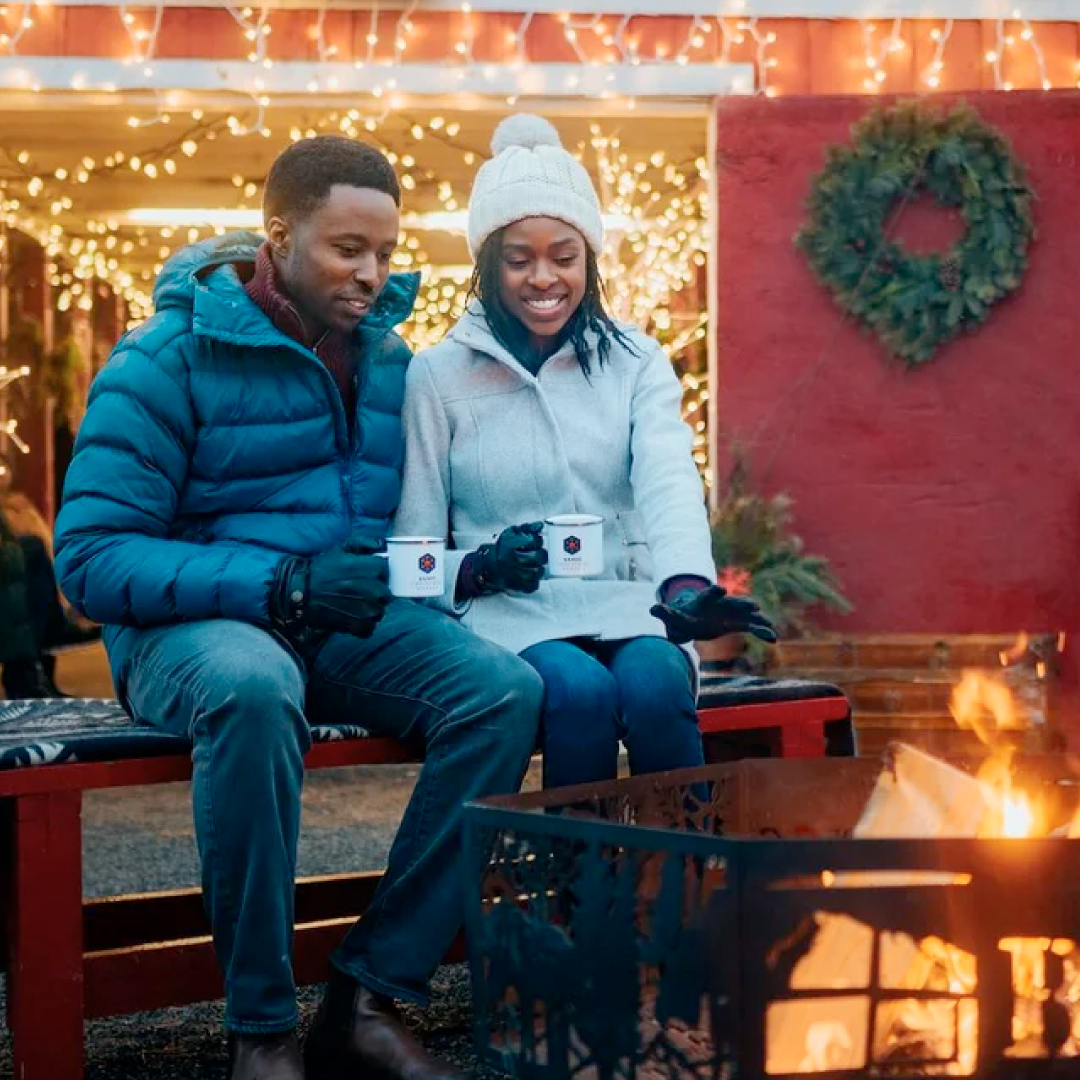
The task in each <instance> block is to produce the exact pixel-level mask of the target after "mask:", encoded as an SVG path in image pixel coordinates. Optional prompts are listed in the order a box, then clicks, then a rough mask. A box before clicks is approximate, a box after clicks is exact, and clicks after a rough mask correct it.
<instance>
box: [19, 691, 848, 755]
mask: <svg viewBox="0 0 1080 1080" xmlns="http://www.w3.org/2000/svg"><path fill="white" fill-rule="evenodd" d="M843 696H844V694H843V691H842V690H841V689H840V688H839V687H837V686H833V685H832V684H830V683H818V682H807V681H803V680H801V679H763V678H759V677H757V676H754V675H716V674H710V673H709V672H707V671H706V672H703V673H702V682H701V697H700V698H699V700H698V706H699V707H700V708H703V709H715V708H721V707H723V706H731V705H756V704H761V703H764V702H769V701H794V700H804V699H806V698H822V697H843ZM311 735H312V739H313V741H315V742H330V741H332V740H336V739H359V738H364V737H365V736H367V735H368V732H367V731H366V730H365V729H364V728H362V727H359V726H358V725H356V724H334V725H329V724H326V725H319V726H316V727H313V728H312V729H311ZM189 746H190V744H189V743H188V741H187V739H182V738H180V737H179V736H177V735H168V734H166V733H165V732H164V731H159V730H158V729H157V728H153V727H150V726H149V725H147V724H141V723H139V722H138V721H136V720H132V718H131V717H130V716H128V714H127V713H126V712H124V710H123V709H122V708H121V707H120V704H119V702H117V701H115V700H112V699H107V698H62V699H56V700H46V701H33V700H27V701H0V769H13V768H17V767H19V766H23V765H52V764H56V763H59V762H64V761H116V760H120V759H123V758H139V757H152V756H154V755H157V754H182V753H186V752H187V750H188V749H189Z"/></svg>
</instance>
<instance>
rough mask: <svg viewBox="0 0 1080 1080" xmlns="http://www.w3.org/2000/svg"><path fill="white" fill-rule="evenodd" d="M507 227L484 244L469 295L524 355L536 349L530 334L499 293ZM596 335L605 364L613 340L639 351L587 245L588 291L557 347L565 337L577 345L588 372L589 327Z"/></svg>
mask: <svg viewBox="0 0 1080 1080" xmlns="http://www.w3.org/2000/svg"><path fill="white" fill-rule="evenodd" d="M504 231H505V230H504V229H499V230H498V231H497V232H493V233H492V234H491V235H490V236H489V237H488V238H487V239H486V240H485V241H484V243H483V244H482V245H481V247H480V252H479V254H478V255H477V256H476V266H474V267H473V274H472V281H471V282H470V283H469V295H470V296H475V297H476V299H477V300H479V301H480V303H481V304H483V305H484V314H485V315H486V316H487V322H488V326H489V327H490V328H491V332H492V334H493V335H494V336H495V340H496V341H497V342H498V343H499V344H500V345H501V346H502V347H503V348H504V349H506V351H507V352H508V353H510V355H511V356H513V357H515V358H521V357H525V356H528V355H529V354H530V352H532V345H531V344H530V343H529V334H528V331H527V330H526V329H525V327H524V325H523V324H522V323H521V320H520V319H518V318H517V317H516V316H514V315H511V314H510V312H509V311H508V310H507V309H506V305H505V304H504V303H503V301H502V297H501V296H500V294H499V277H500V272H501V262H502V238H503V232H504ZM590 330H591V331H592V332H593V333H594V334H595V335H596V341H597V344H596V354H597V355H596V359H597V362H598V363H599V365H600V366H601V367H603V366H604V364H605V363H606V362H607V359H608V357H609V356H610V354H611V343H612V342H613V341H617V342H618V343H619V344H620V345H622V346H623V347H624V348H626V349H629V350H630V352H632V353H634V354H635V355H636V353H637V347H636V346H635V345H634V343H633V341H631V340H630V338H629V336H628V335H627V334H626V332H625V331H623V330H620V329H619V327H618V326H617V325H616V323H615V321H614V319H612V317H611V316H610V315H609V314H608V312H607V307H606V305H605V303H604V285H603V282H602V281H601V279H600V268H599V267H598V266H597V263H596V256H595V255H594V254H593V250H592V248H591V247H589V246H588V245H587V244H586V245H585V295H584V296H583V297H582V298H581V303H580V304H578V307H577V310H576V311H575V312H574V314H573V315H571V316H570V321H569V322H568V323H567V324H566V326H565V327H564V328H563V330H562V333H561V334H560V335H559V340H558V342H557V345H556V347H558V346H559V345H562V343H563V342H564V341H570V342H571V343H572V344H573V346H574V355H575V356H576V357H577V361H578V363H579V364H580V365H581V370H582V371H583V372H585V374H586V375H588V374H589V371H590V364H591V361H590V358H589V343H588V341H587V339H586V337H585V335H586V333H587V332H588V331H590Z"/></svg>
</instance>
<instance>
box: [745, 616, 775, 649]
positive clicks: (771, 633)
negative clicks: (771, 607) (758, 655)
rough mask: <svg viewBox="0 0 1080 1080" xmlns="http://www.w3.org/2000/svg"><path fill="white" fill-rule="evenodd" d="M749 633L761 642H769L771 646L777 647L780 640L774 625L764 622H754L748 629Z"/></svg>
mask: <svg viewBox="0 0 1080 1080" xmlns="http://www.w3.org/2000/svg"><path fill="white" fill-rule="evenodd" d="M747 633H750V634H753V635H754V637H756V638H757V639H758V640H759V641H765V642H768V643H769V644H770V645H775V644H776V642H777V640H778V638H777V636H776V631H775V630H774V629H773V627H772V625H771V624H770V623H767V622H765V621H764V620H762V621H761V622H757V621H755V622H752V623H751V624H750V625H749V626H748V627H747Z"/></svg>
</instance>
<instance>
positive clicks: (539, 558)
mask: <svg viewBox="0 0 1080 1080" xmlns="http://www.w3.org/2000/svg"><path fill="white" fill-rule="evenodd" d="M547 561H548V553H547V551H546V550H545V549H544V548H537V549H536V550H535V551H515V552H514V564H515V565H516V566H519V567H522V568H525V569H528V568H531V567H534V566H536V567H544V566H547Z"/></svg>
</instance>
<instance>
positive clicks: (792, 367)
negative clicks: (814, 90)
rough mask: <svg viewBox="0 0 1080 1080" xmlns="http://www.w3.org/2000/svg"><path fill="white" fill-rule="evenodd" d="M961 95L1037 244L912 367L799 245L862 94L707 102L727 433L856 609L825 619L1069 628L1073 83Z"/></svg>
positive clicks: (1073, 509) (1077, 606) (1078, 200)
mask: <svg viewBox="0 0 1080 1080" xmlns="http://www.w3.org/2000/svg"><path fill="white" fill-rule="evenodd" d="M968 101H969V102H970V103H971V104H972V105H974V106H975V107H976V108H978V110H979V112H980V113H981V114H982V115H983V116H984V117H985V119H986V120H987V121H989V122H990V123H992V124H994V125H996V126H997V127H998V128H1000V129H1001V130H1002V131H1003V132H1004V133H1005V134H1006V136H1007V137H1008V138H1009V139H1010V140H1011V142H1012V144H1013V147H1014V150H1015V151H1016V153H1017V154H1018V155H1019V157H1020V158H1021V159H1022V160H1023V161H1024V162H1025V164H1026V165H1027V168H1028V174H1029V178H1030V180H1031V183H1032V185H1033V187H1034V189H1035V191H1036V194H1037V196H1038V202H1037V204H1036V223H1037V227H1038V238H1037V239H1036V241H1035V243H1034V245H1033V247H1032V249H1031V264H1030V267H1029V270H1028V273H1027V276H1026V278H1025V280H1024V283H1023V285H1022V287H1021V289H1020V291H1019V292H1018V293H1016V294H1014V295H1013V296H1012V297H1011V298H1009V299H1007V300H1005V301H1003V302H1002V303H1000V304H999V305H998V306H997V307H996V308H995V310H994V311H993V313H992V314H991V316H990V319H989V321H988V322H987V323H986V324H984V325H983V326H982V327H981V328H980V329H979V330H978V331H977V332H976V333H975V334H973V335H970V336H965V337H963V338H961V339H959V340H957V341H955V342H953V343H952V344H950V345H948V346H946V347H945V348H944V349H942V350H941V351H940V352H939V353H938V355H937V357H936V358H935V359H934V360H933V361H932V362H931V363H930V365H929V366H928V367H927V368H925V369H924V370H920V371H916V372H909V371H906V370H904V369H903V368H902V367H900V366H899V365H898V364H896V363H893V362H890V361H888V360H887V358H886V356H885V354H884V352H883V351H882V349H881V347H880V346H879V345H878V344H877V342H876V339H874V338H872V337H870V336H864V335H863V333H862V332H861V331H860V330H859V329H858V328H857V327H856V326H854V325H852V324H851V323H848V322H845V319H844V317H843V316H842V314H841V312H840V310H839V308H837V307H836V306H835V304H834V302H833V300H832V298H831V295H830V294H828V293H827V292H826V290H825V289H824V288H823V287H821V286H820V285H818V284H817V282H816V280H815V279H814V277H813V276H812V275H811V273H810V270H809V268H808V266H807V264H806V262H805V260H804V259H803V257H802V256H801V255H800V254H799V253H798V252H797V251H796V250H795V249H794V247H793V244H792V238H793V237H794V235H795V233H796V231H797V229H798V228H799V225H800V223H801V221H802V220H803V217H804V200H805V198H806V196H807V194H808V190H809V186H810V182H811V178H812V177H813V175H814V174H815V173H816V172H817V171H818V170H819V169H820V168H821V165H822V162H823V156H822V155H823V151H824V148H825V147H827V146H829V145H831V144H836V143H841V142H845V141H847V139H848V136H849V130H850V126H851V124H852V123H853V122H854V121H855V120H857V119H858V118H859V117H860V116H862V115H863V114H864V112H865V111H866V110H867V109H868V108H869V107H870V104H871V103H870V102H868V100H867V99H866V98H820V97H817V98H780V99H776V100H771V101H763V100H760V99H741V100H738V99H729V100H727V101H725V102H724V103H723V104H722V106H721V108H720V113H719V163H718V166H719V172H718V183H719V192H720V207H719V226H718V227H719V248H718V250H719V277H720V312H719V314H720V322H719V349H720V376H721V381H720V387H719V395H720V396H719V414H720V420H721V431H720V435H719V437H720V440H721V446H723V445H724V444H725V442H726V440H727V439H728V438H729V437H731V436H737V437H739V438H740V439H742V440H744V441H745V442H746V443H747V444H749V445H750V447H751V448H752V461H753V463H754V464H755V467H756V477H757V478H758V479H759V481H760V482H761V484H762V486H764V487H766V488H767V489H768V490H772V491H775V490H786V491H788V492H789V493H790V494H791V495H792V496H793V497H794V498H795V500H796V507H795V514H796V521H797V526H798V529H799V530H800V531H801V533H802V534H803V536H804V538H805V540H806V542H807V545H808V547H809V548H811V549H812V550H814V551H819V552H821V553H822V554H825V555H827V556H828V557H829V558H831V559H832V561H833V563H834V565H835V568H836V570H837V572H838V575H839V577H840V578H841V580H842V582H843V585H844V587H845V589H846V591H847V593H848V595H849V596H850V598H851V600H852V601H853V603H854V604H855V608H856V610H855V613H854V614H853V615H851V616H848V617H846V618H843V619H840V620H833V622H832V623H831V625H832V626H833V627H834V628H837V629H841V628H843V629H852V630H876V631H897V632H907V631H932V632H953V633H965V632H978V631H983V632H998V631H1010V632H1011V631H1017V630H1020V629H1026V630H1030V631H1034V630H1058V629H1066V630H1077V629H1080V94H1077V93H1053V94H1030V95H1029V94H993V95H989V94H987V95H976V96H973V97H970V98H968ZM915 219H917V220H915ZM909 224H910V225H911V227H912V235H910V236H909V239H911V241H912V242H913V243H917V244H918V246H920V247H925V246H927V244H928V242H931V246H932V241H933V239H934V234H935V233H937V234H938V236H939V239H940V243H941V246H945V244H947V243H948V241H949V240H951V239H952V238H953V236H954V235H955V231H956V230H955V223H952V222H949V221H948V220H945V218H944V215H943V214H941V213H940V212H937V211H933V210H930V209H928V208H925V207H920V212H919V213H917V214H915V215H913V220H912V221H910V222H909ZM1076 645H1080V642H1077V643H1076ZM1078 655H1080V648H1076V647H1075V646H1074V647H1073V648H1072V649H1071V650H1069V655H1067V657H1066V665H1067V667H1068V668H1069V669H1070V670H1069V671H1068V672H1067V675H1068V678H1067V682H1069V683H1073V684H1076V683H1077V682H1078V681H1080V680H1078V679H1077V674H1078V673H1080V664H1078V661H1077V656H1078ZM1076 719H1077V721H1078V722H1080V715H1077V717H1076Z"/></svg>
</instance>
